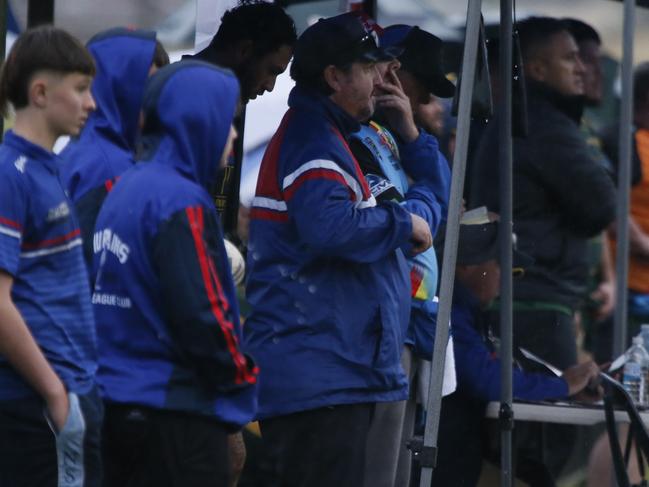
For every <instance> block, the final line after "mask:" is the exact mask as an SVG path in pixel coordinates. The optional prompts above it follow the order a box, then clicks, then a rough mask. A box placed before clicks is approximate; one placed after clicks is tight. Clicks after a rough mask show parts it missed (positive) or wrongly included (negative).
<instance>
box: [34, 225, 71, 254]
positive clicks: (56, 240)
mask: <svg viewBox="0 0 649 487" xmlns="http://www.w3.org/2000/svg"><path fill="white" fill-rule="evenodd" d="M79 235H81V230H79V229H78V228H77V229H76V230H73V231H71V232H70V233H68V234H66V235H61V236H60V237H54V238H50V239H47V240H42V241H40V242H36V243H29V242H25V243H23V245H22V248H23V249H24V250H33V249H42V248H43V247H53V246H55V245H60V244H63V243H65V242H68V241H70V240H72V239H73V238H76V237H78V236H79Z"/></svg>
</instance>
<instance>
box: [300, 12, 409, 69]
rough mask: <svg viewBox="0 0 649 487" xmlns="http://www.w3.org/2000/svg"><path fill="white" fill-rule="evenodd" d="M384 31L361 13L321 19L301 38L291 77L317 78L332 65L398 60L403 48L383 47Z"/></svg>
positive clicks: (349, 13)
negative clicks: (294, 75) (380, 40)
mask: <svg viewBox="0 0 649 487" xmlns="http://www.w3.org/2000/svg"><path fill="white" fill-rule="evenodd" d="M382 30H383V29H381V28H380V27H379V26H378V25H377V24H376V23H375V22H374V20H372V19H371V18H370V17H367V16H365V15H364V14H362V13H359V12H348V13H345V14H341V15H336V16H334V17H329V18H326V19H320V20H318V22H316V23H315V24H313V25H311V26H310V27H309V28H308V29H306V30H305V31H304V32H303V33H302V35H301V36H300V37H299V38H298V40H297V43H296V44H295V51H294V54H293V63H292V65H291V74H293V72H296V73H297V72H299V73H300V74H302V75H317V74H320V73H321V72H322V71H323V70H324V68H326V67H327V66H329V65H334V66H344V65H346V64H349V63H352V62H355V61H356V62H368V63H371V62H378V61H386V60H390V59H394V58H396V57H397V56H398V55H399V54H401V53H402V52H403V49H402V48H401V47H398V46H392V47H391V48H389V49H383V48H381V47H380V46H379V35H380V33H381V32H382Z"/></svg>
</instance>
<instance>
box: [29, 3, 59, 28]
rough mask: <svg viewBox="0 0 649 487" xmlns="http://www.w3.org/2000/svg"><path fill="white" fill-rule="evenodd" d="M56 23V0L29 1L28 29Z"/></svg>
mask: <svg viewBox="0 0 649 487" xmlns="http://www.w3.org/2000/svg"><path fill="white" fill-rule="evenodd" d="M53 23H54V0H29V3H28V4H27V28H30V27H36V26H37V25H44V24H53Z"/></svg>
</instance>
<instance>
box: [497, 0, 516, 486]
mask: <svg viewBox="0 0 649 487" xmlns="http://www.w3.org/2000/svg"><path fill="white" fill-rule="evenodd" d="M512 29H513V27H512V0H500V78H501V80H500V82H501V93H502V94H503V96H502V98H501V102H500V115H501V117H500V119H499V122H500V123H499V144H498V160H499V168H500V225H499V228H500V235H499V239H500V268H501V272H500V358H501V366H500V381H501V382H500V414H499V419H500V428H501V432H500V438H501V451H500V462H501V467H500V485H501V486H502V487H511V485H512V482H513V477H514V475H513V472H512V429H513V428H514V411H513V409H512V355H513V352H512V347H513V339H512V227H513V221H514V218H513V209H512Z"/></svg>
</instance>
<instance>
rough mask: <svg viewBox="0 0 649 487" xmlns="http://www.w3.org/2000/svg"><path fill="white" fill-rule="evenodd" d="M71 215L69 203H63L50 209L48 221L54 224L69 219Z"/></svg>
mask: <svg viewBox="0 0 649 487" xmlns="http://www.w3.org/2000/svg"><path fill="white" fill-rule="evenodd" d="M69 215H70V207H69V206H68V204H67V202H65V201H62V202H61V204H60V205H58V206H56V207H54V208H50V209H49V210H48V212H47V221H48V222H53V221H56V220H61V219H63V218H67V217H68V216H69Z"/></svg>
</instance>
